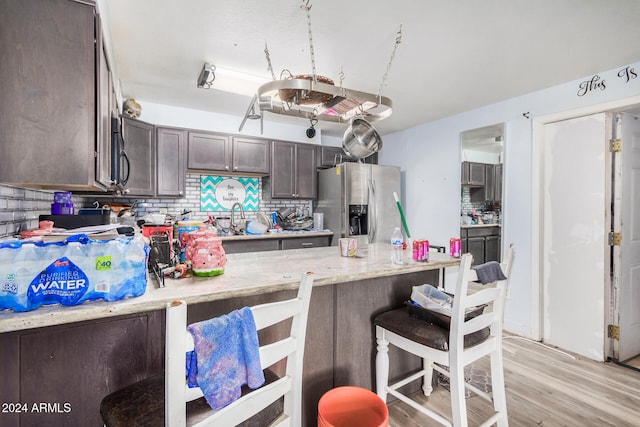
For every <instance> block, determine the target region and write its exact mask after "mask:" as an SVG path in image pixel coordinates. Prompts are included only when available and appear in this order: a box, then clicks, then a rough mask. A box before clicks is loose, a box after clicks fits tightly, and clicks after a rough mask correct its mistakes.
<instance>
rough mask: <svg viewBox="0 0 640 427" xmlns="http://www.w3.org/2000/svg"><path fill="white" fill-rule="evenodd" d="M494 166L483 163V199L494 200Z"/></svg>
mask: <svg viewBox="0 0 640 427" xmlns="http://www.w3.org/2000/svg"><path fill="white" fill-rule="evenodd" d="M495 182H496V180H495V166H494V165H491V164H486V165H484V200H490V201H493V200H495Z"/></svg>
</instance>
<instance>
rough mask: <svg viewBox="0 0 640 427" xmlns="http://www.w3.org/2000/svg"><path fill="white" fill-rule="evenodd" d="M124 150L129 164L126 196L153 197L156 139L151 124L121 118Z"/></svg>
mask: <svg viewBox="0 0 640 427" xmlns="http://www.w3.org/2000/svg"><path fill="white" fill-rule="evenodd" d="M122 134H123V137H124V149H125V151H126V152H127V156H128V157H129V163H130V167H131V169H130V171H129V181H128V182H127V185H126V187H127V189H128V190H129V193H128V195H131V196H153V195H154V194H155V192H156V137H155V134H156V133H155V129H154V127H153V125H152V124H149V123H145V122H141V121H139V120H134V119H129V118H126V117H123V118H122Z"/></svg>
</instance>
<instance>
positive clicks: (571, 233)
mask: <svg viewBox="0 0 640 427" xmlns="http://www.w3.org/2000/svg"><path fill="white" fill-rule="evenodd" d="M616 110H617V111H622V110H625V111H626V116H629V119H628V120H627V123H628V122H629V121H631V118H633V121H634V123H633V124H634V125H635V126H636V127H635V128H633V130H632V126H627V127H626V128H620V129H619V130H618V132H619V135H620V134H622V133H624V129H627V130H629V132H630V133H627V134H626V135H623V136H622V139H623V141H624V140H626V142H624V143H623V144H624V147H625V149H624V150H623V152H622V153H615V154H612V153H611V152H610V149H609V144H610V139H616V136H615V132H616V131H615V128H616V125H619V121H617V119H616V117H617V116H616V115H615V114H612V113H608V114H606V113H604V112H599V113H595V114H591V115H588V116H587V115H583V116H580V117H578V118H575V116H574V118H571V119H565V120H562V119H560V120H555V121H554V120H548V121H547V122H546V123H538V126H537V128H536V125H534V130H535V131H536V132H537V134H538V141H540V145H541V150H540V152H539V154H538V156H539V165H540V188H539V189H538V196H539V200H540V202H539V204H540V206H541V209H540V215H539V218H538V220H539V224H540V230H541V233H540V236H539V239H540V255H539V258H538V266H539V268H540V273H539V283H540V290H539V295H540V297H539V301H538V302H537V304H538V315H539V318H538V320H539V325H540V331H539V337H540V339H541V340H542V341H544V342H547V343H549V344H552V345H556V346H558V347H561V348H563V349H566V350H569V351H573V352H576V353H578V354H582V355H585V356H587V357H589V358H592V359H595V360H600V361H602V360H605V359H607V358H612V359H614V360H618V359H619V360H620V361H624V360H628V359H629V358H630V357H633V356H634V355H635V354H637V353H639V352H640V350H639V349H637V348H635V347H636V346H637V343H638V342H640V308H639V307H640V266H639V265H638V264H640V225H635V224H634V223H633V221H631V220H629V219H630V218H631V219H634V218H635V222H636V223H637V221H638V220H639V219H638V217H639V215H638V212H640V201H639V200H638V195H637V194H638V188H640V160H638V161H636V160H633V161H634V162H636V163H632V161H631V160H630V159H632V158H633V159H635V158H636V157H637V158H640V118H639V117H638V115H637V111H638V106H636V107H631V106H629V105H626V106H622V108H620V107H619V108H616ZM596 111H597V110H596ZM601 111H602V110H601ZM633 112H636V115H635V116H634V115H633ZM541 135H543V137H541ZM619 137H620V136H618V138H619ZM634 151H635V154H633V152H634ZM616 156H617V159H618V160H617V166H618V167H620V165H623V164H625V161H626V165H627V166H629V165H631V164H635V165H636V166H635V168H636V169H633V168H628V170H627V171H626V172H623V171H622V170H620V171H617V172H616ZM629 170H631V172H629ZM634 170H635V172H634ZM623 173H624V174H626V175H624V176H626V178H624V179H623ZM616 188H617V193H616ZM616 203H617V204H616ZM623 215H624V218H625V220H623V221H622V222H621V218H623ZM616 222H617V223H618V225H617V226H616V225H615V224H616ZM621 223H622V224H626V227H627V228H631V229H630V230H629V229H627V230H626V231H624V230H623V231H624V236H627V237H626V238H623V240H622V242H623V245H622V246H610V245H609V235H608V234H609V233H608V232H609V231H610V230H611V229H620V224H621ZM614 227H618V228H614ZM634 227H635V228H634ZM621 254H626V255H625V256H626V257H623V256H621ZM616 269H617V272H616ZM609 325H613V326H619V327H620V329H621V331H622V332H621V333H620V338H619V339H617V338H610V337H609V334H610V332H611V329H610V328H608V326H609ZM614 331H615V328H614ZM625 349H626V350H625ZM625 351H626V352H625Z"/></svg>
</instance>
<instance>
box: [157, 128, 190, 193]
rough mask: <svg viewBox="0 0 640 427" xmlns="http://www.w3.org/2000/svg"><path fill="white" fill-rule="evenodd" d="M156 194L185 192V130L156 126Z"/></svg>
mask: <svg viewBox="0 0 640 427" xmlns="http://www.w3.org/2000/svg"><path fill="white" fill-rule="evenodd" d="M156 139H157V141H156V146H157V150H158V153H157V154H158V162H157V175H156V176H157V188H158V191H157V195H158V196H163V197H182V196H184V194H185V188H186V176H185V163H186V162H185V151H186V140H187V131H185V130H183V129H170V128H158V129H157V130H156Z"/></svg>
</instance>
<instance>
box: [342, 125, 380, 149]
mask: <svg viewBox="0 0 640 427" xmlns="http://www.w3.org/2000/svg"><path fill="white" fill-rule="evenodd" d="M342 148H343V149H344V151H345V153H347V155H348V156H352V157H356V158H358V159H364V158H365V157H369V156H370V155H372V154H374V153H377V152H378V151H380V150H381V149H382V137H381V136H380V134H379V133H378V131H376V130H375V128H374V127H373V126H372V125H371V123H369V122H368V121H367V120H365V119H364V118H363V117H354V118H353V119H352V120H351V123H350V124H349V127H348V128H347V130H346V131H345V132H344V137H343V138H342Z"/></svg>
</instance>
